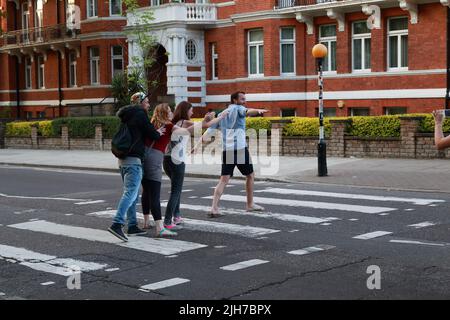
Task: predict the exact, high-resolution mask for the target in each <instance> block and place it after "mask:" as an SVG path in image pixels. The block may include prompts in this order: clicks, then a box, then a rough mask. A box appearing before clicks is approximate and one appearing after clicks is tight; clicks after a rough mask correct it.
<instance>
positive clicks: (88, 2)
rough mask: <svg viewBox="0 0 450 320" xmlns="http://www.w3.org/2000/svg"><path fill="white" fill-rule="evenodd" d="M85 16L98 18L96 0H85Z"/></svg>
mask: <svg viewBox="0 0 450 320" xmlns="http://www.w3.org/2000/svg"><path fill="white" fill-rule="evenodd" d="M91 4H92V5H91ZM91 7H92V15H90V12H89V11H90V9H91ZM86 16H87V18H88V19H89V18H98V0H86Z"/></svg>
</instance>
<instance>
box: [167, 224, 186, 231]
mask: <svg viewBox="0 0 450 320" xmlns="http://www.w3.org/2000/svg"><path fill="white" fill-rule="evenodd" d="M164 228H166V229H167V230H181V229H182V228H181V227H180V226H177V225H176V224H174V223H172V224H165V225H164Z"/></svg>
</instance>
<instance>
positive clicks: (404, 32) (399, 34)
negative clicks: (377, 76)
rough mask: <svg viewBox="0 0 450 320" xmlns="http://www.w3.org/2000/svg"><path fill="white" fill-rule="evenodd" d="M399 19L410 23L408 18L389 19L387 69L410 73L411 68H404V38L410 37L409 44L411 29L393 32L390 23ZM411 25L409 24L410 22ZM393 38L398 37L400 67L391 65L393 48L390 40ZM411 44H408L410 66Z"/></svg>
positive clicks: (407, 53)
mask: <svg viewBox="0 0 450 320" xmlns="http://www.w3.org/2000/svg"><path fill="white" fill-rule="evenodd" d="M397 19H406V21H408V17H404V16H402V17H395V18H390V19H388V22H387V30H388V33H387V69H388V71H408V69H409V66H406V67H402V66H401V65H402V41H401V40H402V36H405V35H406V36H408V42H409V28H408V29H404V30H396V31H391V30H390V22H391V21H392V20H397ZM408 23H409V22H408ZM391 37H397V50H398V57H397V65H398V67H391V66H390V63H391V46H390V38H391ZM408 51H409V43H407V44H406V55H407V56H408V65H409V52H408Z"/></svg>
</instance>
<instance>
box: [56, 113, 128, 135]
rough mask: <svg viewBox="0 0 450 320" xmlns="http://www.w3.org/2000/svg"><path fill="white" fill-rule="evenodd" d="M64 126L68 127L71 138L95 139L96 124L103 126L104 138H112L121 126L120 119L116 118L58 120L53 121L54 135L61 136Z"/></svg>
mask: <svg viewBox="0 0 450 320" xmlns="http://www.w3.org/2000/svg"><path fill="white" fill-rule="evenodd" d="M63 124H66V125H67V126H68V128H69V136H70V137H71V138H94V137H95V125H96V124H102V125H103V136H104V138H112V136H113V135H114V134H115V133H116V131H117V130H118V128H119V126H120V119H119V118H118V117H115V116H108V117H79V118H78V117H77V118H58V119H55V120H53V126H52V130H53V134H55V135H60V134H61V126H62V125H63Z"/></svg>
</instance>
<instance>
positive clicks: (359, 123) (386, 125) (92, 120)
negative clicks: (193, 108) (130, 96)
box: [6, 114, 450, 138]
mask: <svg viewBox="0 0 450 320" xmlns="http://www.w3.org/2000/svg"><path fill="white" fill-rule="evenodd" d="M406 116H424V117H425V119H424V120H423V121H421V123H420V126H419V132H423V133H430V132H434V120H433V116H432V115H430V114H408V115H406ZM399 117H400V116H369V117H352V118H351V119H352V120H353V121H352V124H351V125H349V126H348V127H347V128H346V133H347V134H349V135H352V136H357V137H371V138H377V137H380V138H381V137H399V136H400V119H399ZM279 119H281V118H280V117H255V118H247V119H246V122H247V128H248V129H255V130H259V129H266V130H268V131H270V129H271V120H279ZM283 119H291V120H292V123H289V124H287V125H286V126H285V127H284V130H283V135H285V136H314V137H315V136H317V135H318V133H319V120H318V119H317V118H300V117H295V118H293V117H292V118H283ZM331 119H346V118H325V135H326V136H329V135H330V133H331V125H330V120H331ZM192 120H193V121H201V120H202V119H192ZM35 123H37V124H38V133H39V135H41V136H43V137H59V136H60V135H61V126H62V125H63V124H67V125H68V127H69V135H70V137H72V138H93V137H94V136H95V124H102V125H103V136H104V137H105V138H112V136H113V135H114V133H115V132H116V131H117V130H118V128H119V125H120V120H119V118H117V117H114V116H109V117H80V118H58V119H55V120H51V121H39V122H10V123H7V124H6V136H10V137H15V136H30V135H31V126H32V125H33V124H35ZM444 132H450V119H449V118H447V119H446V120H445V122H444Z"/></svg>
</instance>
